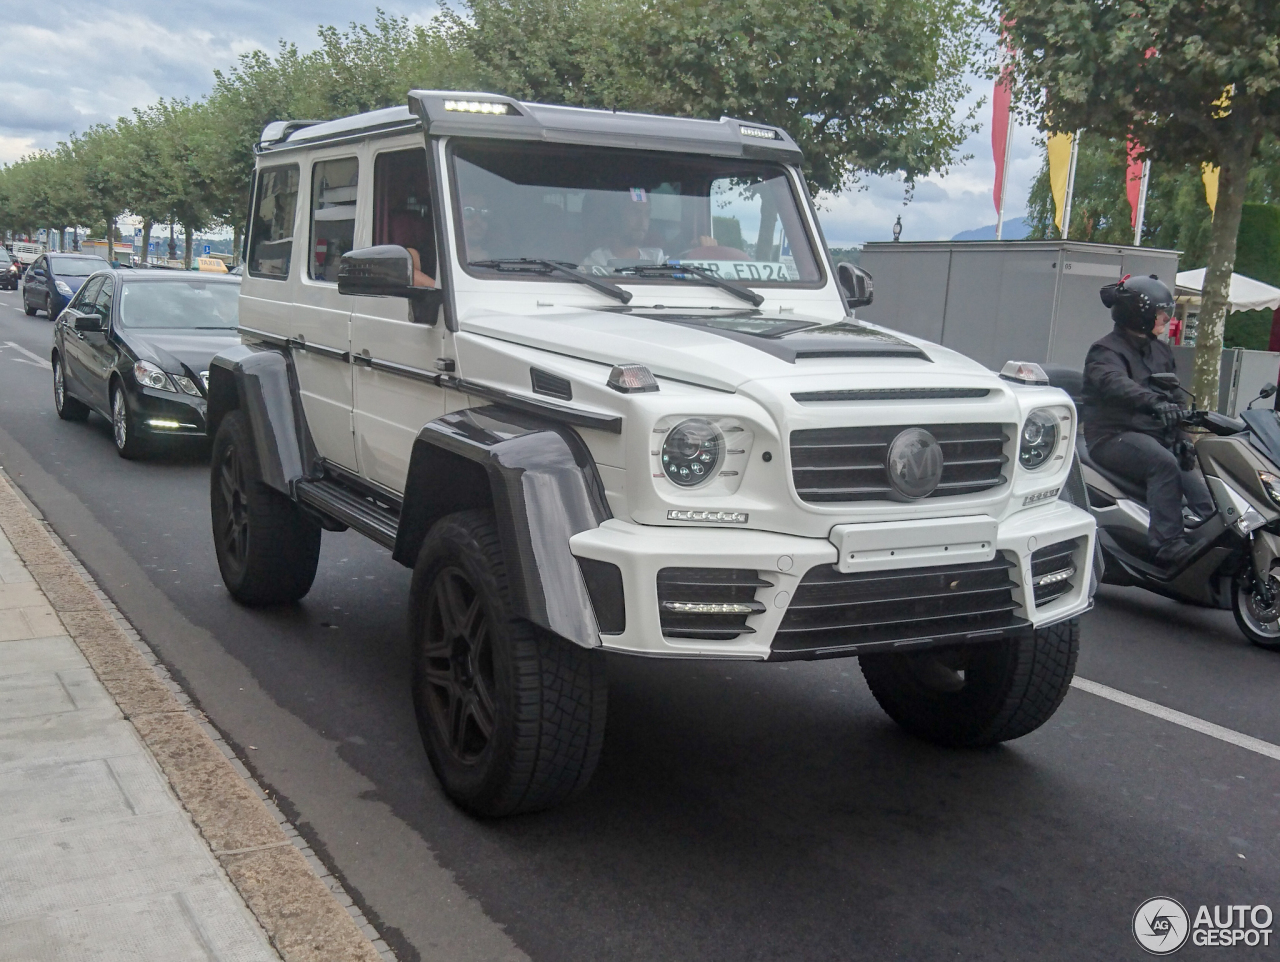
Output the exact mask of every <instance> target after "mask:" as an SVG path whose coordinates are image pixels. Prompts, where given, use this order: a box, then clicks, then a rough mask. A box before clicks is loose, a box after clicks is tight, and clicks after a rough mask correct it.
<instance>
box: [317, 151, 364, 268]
mask: <svg viewBox="0 0 1280 962" xmlns="http://www.w3.org/2000/svg"><path fill="white" fill-rule="evenodd" d="M359 176H360V162H359V161H358V160H357V159H356V158H355V157H344V158H343V159H342V160H322V161H321V162H320V163H318V164H316V165H315V166H314V167H312V168H311V258H310V264H309V266H308V268H307V272H308V274H309V275H310V276H311V277H314V278H315V279H316V280H318V281H334V282H336V281H337V280H338V261H339V260H341V259H342V255H343V254H345V253H346V252H347V251H349V250H351V248H352V247H353V246H354V245H355V236H356V186H357V180H358V178H359Z"/></svg>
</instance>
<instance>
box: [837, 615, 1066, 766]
mask: <svg viewBox="0 0 1280 962" xmlns="http://www.w3.org/2000/svg"><path fill="white" fill-rule="evenodd" d="M1079 650H1080V621H1079V619H1078V618H1073V619H1071V620H1070V621H1064V622H1061V623H1059V624H1056V625H1053V626H1051V627H1049V628H1042V629H1040V630H1038V631H1035V632H1032V633H1029V634H1027V635H1024V636H1022V637H1020V638H1008V639H1002V640H1000V641H993V642H983V643H980V644H974V645H959V646H955V647H951V648H937V649H931V650H928V651H920V652H912V653H906V652H885V653H877V654H867V655H863V656H862V657H861V658H860V661H861V663H862V674H863V677H865V678H866V680H867V685H868V687H870V689H871V693H872V694H873V695H874V696H875V699H876V701H878V702H879V703H880V707H881V708H883V709H884V710H885V713H886V714H888V716H889V717H890V718H892V719H893V720H894V721H895V722H897V723H898V724H899V725H901V726H902V727H903V728H905V729H906V730H907V731H909V732H911V734H913V735H916V736H918V737H920V738H923V739H925V740H927V741H931V742H934V743H935V744H939V745H946V746H949V747H956V748H979V747H982V746H986V745H994V744H996V743H998V742H1003V741H1009V740H1010V739H1013V738H1021V737H1022V736H1023V735H1026V734H1028V733H1030V732H1033V731H1035V730H1036V729H1037V728H1039V727H1040V726H1041V725H1043V724H1044V723H1045V722H1046V721H1048V720H1049V718H1050V717H1051V716H1052V715H1053V713H1054V712H1055V711H1057V708H1058V705H1060V704H1061V703H1062V699H1063V698H1064V697H1065V696H1066V694H1067V689H1068V688H1069V687H1070V685H1071V678H1072V676H1074V675H1075V669H1076V656H1077V654H1078V653H1079Z"/></svg>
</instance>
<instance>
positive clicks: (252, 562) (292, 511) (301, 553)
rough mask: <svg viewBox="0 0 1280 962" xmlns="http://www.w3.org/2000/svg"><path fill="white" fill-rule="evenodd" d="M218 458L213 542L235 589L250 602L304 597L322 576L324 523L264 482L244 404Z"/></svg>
mask: <svg viewBox="0 0 1280 962" xmlns="http://www.w3.org/2000/svg"><path fill="white" fill-rule="evenodd" d="M211 464H212V471H211V475H210V485H209V507H210V514H211V516H212V518H213V544H214V550H215V552H216V553H217V556H218V569H219V570H220V571H221V572H222V580H223V582H225V583H226V586H227V590H229V591H230V592H231V594H232V596H233V597H234V598H235V599H236V600H237V601H240V602H242V603H244V604H247V605H269V604H284V603H288V602H292V601H297V600H298V599H299V598H302V597H303V596H304V595H306V593H307V592H308V591H310V590H311V584H312V582H314V581H315V578H316V567H317V566H318V564H319V562H320V526H319V525H318V524H316V522H315V521H313V520H312V519H311V518H309V517H308V516H307V515H306V514H304V513H303V512H302V510H301V509H300V508H299V507H298V505H297V504H295V503H294V502H293V501H291V500H289V499H288V498H286V497H285V496H284V495H283V494H281V493H280V492H279V491H276V490H274V489H272V488H269V487H267V485H266V484H264V483H263V481H262V472H261V470H260V468H259V466H258V456H257V450H256V448H255V447H254V443H253V436H252V435H251V434H250V431H249V425H248V422H247V421H246V419H245V417H244V415H243V414H242V413H241V412H240V411H232V412H231V413H230V414H228V415H227V416H226V417H224V418H223V419H222V424H220V425H219V426H218V433H217V435H216V436H215V437H214V439H213V456H212V459H211Z"/></svg>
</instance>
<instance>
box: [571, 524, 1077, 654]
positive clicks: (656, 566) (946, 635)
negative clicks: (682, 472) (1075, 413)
mask: <svg viewBox="0 0 1280 962" xmlns="http://www.w3.org/2000/svg"><path fill="white" fill-rule="evenodd" d="M911 524H913V523H912V522H905V523H904V527H905V526H906V525H911ZM884 527H885V526H882V525H881V526H877V528H878V529H879V530H878V531H877V535H876V536H877V539H878V541H877V543H883V537H884V531H883V528H884ZM944 528H945V522H940V530H944ZM995 530H996V534H995V542H994V544H993V545H992V546H991V547H990V549H989V550H988V552H987V560H986V561H985V562H978V563H974V562H973V559H972V557H970V558H968V559H966V561H967V562H968V566H967V567H964V566H961V567H954V566H948V565H946V564H945V563H941V564H940V562H941V561H942V559H941V558H940V557H939V556H937V555H933V556H930V555H928V554H927V553H921V552H904V553H905V554H907V555H908V557H907V558H906V559H904V562H903V563H902V564H901V566H900V567H896V568H892V569H889V570H885V569H880V570H878V571H875V572H872V573H871V574H872V575H873V576H874V578H873V580H874V579H875V578H880V579H885V580H884V581H883V582H878V583H885V584H896V585H897V586H898V587H897V588H895V589H894V590H897V591H901V586H902V585H904V584H908V585H909V584H911V583H913V579H916V580H918V579H921V578H926V577H928V578H931V579H935V580H936V578H937V577H938V576H937V575H931V574H929V575H927V573H928V572H944V573H946V572H952V571H960V570H961V568H963V569H964V577H965V578H974V577H977V578H985V579H988V581H987V582H985V584H990V583H991V582H990V580H989V579H991V578H992V577H993V576H994V574H995V573H993V571H992V569H993V568H999V569H1001V570H1000V571H999V572H998V574H999V578H1000V585H1001V586H1007V591H1006V590H1005V588H1004V587H1002V588H1001V589H1000V590H1001V591H1004V592H1005V593H1004V594H1003V595H1001V596H1000V597H1002V598H1004V599H1005V601H1004V604H1003V609H1007V610H1002V611H1001V612H1000V616H1001V620H998V621H995V622H992V621H988V622H985V623H984V622H981V621H980V620H975V619H974V618H971V617H968V616H964V617H960V618H959V619H958V620H957V619H951V620H950V621H939V620H938V618H939V612H940V611H944V612H945V608H946V606H947V603H948V602H947V600H946V598H945V596H943V597H941V598H939V597H933V598H931V599H923V600H922V599H914V598H913V599H912V600H908V601H901V600H897V601H894V600H892V599H890V598H888V597H886V598H874V597H872V598H870V599H868V598H866V596H865V592H866V591H868V590H871V591H874V590H875V586H874V585H870V586H868V585H867V584H866V583H865V581H864V582H862V583H859V584H856V585H853V586H852V588H853V590H854V591H855V592H858V593H862V594H860V595H859V597H861V598H862V600H861V601H858V602H854V603H853V605H854V607H856V606H857V605H858V604H864V605H866V604H874V605H878V606H879V607H878V608H877V609H876V610H879V611H883V610H884V609H885V607H891V608H894V609H896V610H897V612H898V613H897V614H896V615H895V616H894V618H893V620H894V621H895V622H898V623H899V624H900V625H904V624H905V627H904V628H902V629H901V630H900V632H899V635H898V636H895V635H894V633H893V629H888V633H887V634H886V633H885V631H879V633H878V634H877V633H876V632H874V631H873V632H872V633H870V634H868V633H867V632H866V630H864V627H863V626H859V628H858V629H857V630H850V631H847V632H843V634H844V635H845V637H844V640H843V641H842V640H841V636H842V630H841V628H840V627H839V626H837V627H836V628H829V627H828V628H820V629H818V633H817V634H815V635H814V637H818V636H819V635H820V636H821V638H822V640H821V641H820V642H818V641H815V642H813V643H812V644H810V643H808V642H806V641H804V640H803V639H804V632H805V631H808V630H810V629H808V628H805V629H801V630H799V631H798V630H797V629H796V627H795V626H796V625H797V624H808V625H812V624H813V622H812V619H811V617H810V620H809V621H807V622H806V621H805V620H804V618H803V617H801V616H802V615H803V616H811V615H812V612H811V611H809V612H800V611H798V610H797V611H796V612H793V613H792V615H791V616H790V617H788V612H789V609H791V608H792V607H793V605H796V607H797V608H799V607H800V606H801V605H800V603H798V602H797V592H798V591H800V592H801V594H800V599H801V601H802V602H803V601H807V600H809V599H812V598H813V596H814V592H815V588H814V587H812V580H813V579H810V582H805V584H804V585H802V582H804V580H805V576H806V575H807V574H810V573H811V572H812V573H813V575H814V577H816V578H819V579H820V580H821V579H825V578H828V577H829V578H832V579H835V580H836V581H840V579H842V578H845V579H848V578H857V577H862V578H863V579H865V578H867V575H865V574H864V575H861V576H859V575H853V576H842V575H839V574H838V573H836V569H835V568H834V565H835V564H836V562H837V549H836V546H835V545H834V544H833V543H832V542H831V541H829V540H825V539H818V538H805V537H797V536H794V535H785V534H775V533H772V532H766V531H751V530H723V529H712V528H706V529H704V528H674V527H673V528H667V527H658V526H652V525H638V524H632V523H628V522H624V521H619V520H617V519H612V520H609V521H606V522H605V523H604V524H602V525H600V526H599V527H598V528H594V529H591V530H588V531H583V532H580V533H579V534H576V535H574V536H573V537H572V538H571V539H570V541H569V546H570V549H571V550H572V551H573V554H574V555H575V556H576V557H578V558H589V559H593V560H596V561H603V562H607V563H609V564H612V565H616V566H617V567H618V569H619V570H620V572H621V576H622V587H623V597H624V600H625V609H626V610H625V616H626V617H625V626H624V628H623V630H622V631H621V632H619V633H617V634H602V635H601V636H600V640H601V643H602V645H603V646H604V647H605V648H606V649H609V650H613V651H621V652H628V653H631V654H637V655H650V656H656V657H676V658H681V657H683V658H740V659H767V658H771V659H774V660H782V659H797V658H823V657H837V656H842V655H856V654H860V653H863V652H866V651H873V650H875V651H879V650H886V649H890V650H892V649H898V648H901V649H905V648H907V647H910V648H920V647H928V646H934V645H945V644H956V643H963V642H966V641H979V640H989V639H993V638H997V637H1002V636H1008V635H1012V634H1017V633H1022V632H1025V631H1027V630H1030V629H1031V628H1039V627H1045V626H1047V625H1050V624H1054V623H1056V622H1058V621H1064V620H1066V619H1069V618H1073V617H1075V616H1077V615H1079V614H1081V613H1082V612H1084V611H1086V610H1087V609H1088V607H1089V605H1090V603H1091V598H1092V591H1093V587H1094V586H1093V584H1092V578H1091V574H1092V563H1091V562H1092V558H1093V546H1094V521H1093V518H1092V517H1091V516H1090V515H1089V514H1088V513H1087V512H1085V511H1081V510H1080V509H1078V508H1076V507H1074V506H1072V505H1070V504H1068V503H1066V502H1064V501H1057V502H1052V503H1050V504H1048V505H1046V506H1044V507H1043V508H1037V509H1033V510H1028V511H1021V512H1018V513H1017V514H1015V515H1014V516H1012V517H1011V518H1009V519H1007V520H1006V521H1004V522H1002V523H1001V524H999V525H997V526H996V529H995ZM908 540H909V539H908ZM917 540H918V539H917ZM1066 542H1071V543H1072V545H1071V546H1070V547H1069V548H1068V549H1065V550H1069V552H1070V554H1069V557H1070V560H1071V564H1072V566H1073V567H1074V574H1073V575H1072V576H1071V577H1070V587H1069V588H1068V589H1066V590H1063V589H1062V587H1061V585H1058V586H1057V588H1056V589H1053V590H1043V589H1042V591H1043V594H1042V597H1043V596H1045V595H1048V594H1053V597H1052V598H1051V599H1050V600H1047V601H1044V602H1043V603H1041V604H1039V605H1037V604H1036V602H1035V600H1034V599H1035V594H1036V589H1035V588H1034V586H1033V585H1034V582H1035V580H1036V578H1035V577H1033V574H1032V556H1033V554H1035V553H1036V552H1037V550H1038V549H1044V548H1049V547H1050V546H1056V545H1063V544H1064V543H1066ZM1043 558H1044V553H1043V552H1041V554H1040V555H1038V556H1037V559H1038V561H1037V572H1041V571H1042V569H1043V564H1044V561H1043ZM675 568H679V569H704V570H705V569H716V570H720V571H723V570H725V569H734V570H737V571H739V572H741V573H742V574H743V575H744V576H746V577H747V579H748V581H750V582H751V584H753V585H755V587H754V588H750V587H748V588H747V589H746V590H747V591H748V592H751V591H752V590H753V591H754V595H753V596H752V597H751V600H750V602H749V604H750V607H751V608H752V611H751V613H750V614H747V615H746V616H745V619H744V620H743V621H742V624H744V625H745V627H746V628H747V629H749V631H744V632H742V633H740V634H737V635H736V637H727V636H726V637H722V638H715V639H713V638H696V637H689V633H688V631H687V630H686V631H680V630H676V631H675V632H674V633H673V631H672V629H671V625H672V623H673V622H672V616H671V615H668V616H667V618H666V626H667V631H666V633H664V619H663V615H662V613H661V609H660V604H661V600H660V597H659V591H660V589H659V572H660V571H662V570H663V569H675ZM971 569H978V570H977V571H976V574H975V573H972V570H971ZM752 573H753V574H754V575H755V577H754V578H750V575H751V574H752ZM1006 574H1007V581H1006V580H1005V575H1006ZM895 576H902V577H901V579H900V580H898V581H897V582H895V581H894V577H895ZM1038 576H1040V577H1042V575H1038ZM962 580H963V579H962V577H961V576H959V575H957V576H956V580H955V581H954V582H949V583H950V584H951V586H952V587H956V586H960V588H959V591H960V593H961V594H963V593H965V592H964V588H965V585H961V581H962ZM944 581H945V579H944ZM979 587H980V588H982V587H983V585H979ZM664 590H666V589H664ZM733 590H737V591H738V592H739V594H738V598H739V599H741V598H743V595H742V594H741V591H742V590H743V589H742V588H737V589H733ZM816 590H817V591H818V592H822V591H830V590H848V586H847V584H836V585H834V586H826V585H823V586H818V587H817V588H816ZM984 590H987V591H990V589H985V588H984ZM1055 591H1056V593H1054V592H1055ZM998 593H999V592H997V594H998ZM668 596H669V595H664V597H668ZM895 597H898V598H900V596H895ZM963 604H964V602H963V601H957V607H956V610H957V611H958V612H963V611H964V610H965V609H964V608H963ZM805 607H810V606H808V605H806V606H805ZM848 610H850V609H849V608H848V607H847V606H846V607H845V608H844V609H842V611H843V613H844V615H845V616H847V613H848ZM689 620H690V619H689V618H685V620H684V621H683V622H682V624H685V625H687V624H688V623H689ZM693 620H694V621H696V616H694V618H693ZM722 623H723V622H722ZM957 624H963V625H969V626H971V627H972V630H967V629H965V630H957ZM993 624H994V625H997V626H998V627H995V628H993V627H991V625H993ZM779 629H782V631H781V632H780V631H779ZM877 630H878V629H877ZM725 634H726V635H728V634H730V633H729V632H726V633H725ZM798 638H799V639H801V640H800V641H799V642H797V639H798ZM866 638H871V639H873V640H870V641H866V640H864V639H866Z"/></svg>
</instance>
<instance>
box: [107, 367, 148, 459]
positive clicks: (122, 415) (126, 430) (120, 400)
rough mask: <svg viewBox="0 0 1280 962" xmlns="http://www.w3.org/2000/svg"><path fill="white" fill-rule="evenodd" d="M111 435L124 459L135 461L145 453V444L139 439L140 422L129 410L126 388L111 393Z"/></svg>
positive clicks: (117, 388) (117, 450) (119, 388)
mask: <svg viewBox="0 0 1280 962" xmlns="http://www.w3.org/2000/svg"><path fill="white" fill-rule="evenodd" d="M111 433H112V435H113V436H114V438H115V442H116V452H117V453H118V454H119V455H120V457H122V458H127V459H129V460H131V461H132V460H133V459H134V458H140V457H142V455H143V454H144V453H145V450H144V449H145V444H144V442H143V440H142V438H140V437H138V422H137V419H136V418H135V417H134V416H133V412H132V411H130V410H129V398H128V396H127V395H126V394H125V393H124V388H122V387H120V386H119V385H117V386H116V387H115V388H114V389H113V390H112V392H111Z"/></svg>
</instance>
